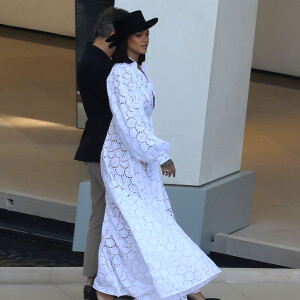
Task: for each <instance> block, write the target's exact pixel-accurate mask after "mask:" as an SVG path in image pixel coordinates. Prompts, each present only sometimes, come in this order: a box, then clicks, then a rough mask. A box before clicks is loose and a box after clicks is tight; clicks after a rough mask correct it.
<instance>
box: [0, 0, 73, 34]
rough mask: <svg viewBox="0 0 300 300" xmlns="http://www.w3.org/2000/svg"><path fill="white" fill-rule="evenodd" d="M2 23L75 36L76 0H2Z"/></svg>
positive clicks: (0, 1) (0, 11) (0, 2)
mask: <svg viewBox="0 0 300 300" xmlns="http://www.w3.org/2000/svg"><path fill="white" fill-rule="evenodd" d="M0 23H1V24H5V25H10V26H16V27H22V28H29V29H35V30H41V31H46V32H51V33H57V34H62V35H67V36H75V1H74V0H51V1H49V0H0Z"/></svg>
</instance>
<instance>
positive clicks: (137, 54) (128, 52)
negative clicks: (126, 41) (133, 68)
mask: <svg viewBox="0 0 300 300" xmlns="http://www.w3.org/2000/svg"><path fill="white" fill-rule="evenodd" d="M127 55H128V57H131V58H132V59H133V60H135V61H136V62H137V63H138V61H139V57H140V54H139V53H137V52H133V51H131V50H129V49H128V51H127Z"/></svg>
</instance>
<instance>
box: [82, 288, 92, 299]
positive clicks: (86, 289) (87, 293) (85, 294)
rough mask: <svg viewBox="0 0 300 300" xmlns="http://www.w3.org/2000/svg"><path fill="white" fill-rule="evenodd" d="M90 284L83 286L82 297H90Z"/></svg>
mask: <svg viewBox="0 0 300 300" xmlns="http://www.w3.org/2000/svg"><path fill="white" fill-rule="evenodd" d="M91 289H92V286H91V285H85V286H84V288H83V298H84V299H90V292H91Z"/></svg>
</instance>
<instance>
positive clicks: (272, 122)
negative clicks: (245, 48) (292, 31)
mask: <svg viewBox="0 0 300 300" xmlns="http://www.w3.org/2000/svg"><path fill="white" fill-rule="evenodd" d="M42 36H43V37H40V38H39V37H38V36H37V34H36V33H30V32H26V34H25V33H24V34H23V33H22V31H14V30H12V29H7V28H2V27H0V44H1V47H0V99H1V100H0V160H1V165H0V191H4V192H11V193H15V194H21V195H27V196H33V197H35V198H39V199H42V200H49V201H53V202H61V203H67V204H70V205H73V206H76V203H77V193H78V185H79V183H80V182H82V181H84V180H86V179H87V178H88V175H87V171H86V168H85V166H84V165H83V164H81V163H79V162H76V161H74V160H73V156H74V153H75V151H76V148H77V145H78V143H79V140H80V137H81V133H82V131H81V130H79V129H77V128H76V103H75V51H74V41H73V40H70V39H66V40H64V39H62V38H60V37H55V36H50V35H42ZM299 88H300V85H299V80H297V79H293V78H288V77H284V78H281V77H278V76H268V75H265V74H261V73H253V74H252V81H251V84H250V93H249V102H248V111H247V120H246V130H245V139H244V148H243V158H242V169H245V170H256V172H257V175H256V185H255V195H254V206H253V214H252V223H251V225H250V226H249V227H247V228H245V229H242V230H240V231H239V232H236V233H235V235H237V236H242V237H249V238H252V239H255V240H261V241H265V242H270V243H274V244H280V245H284V246H287V247H294V248H296V249H299V252H300V236H299V232H300V184H299V181H300V180H299V179H300V101H299V99H300V90H299ZM0 198H1V197H0ZM0 200H1V199H0ZM0 202H1V201H0Z"/></svg>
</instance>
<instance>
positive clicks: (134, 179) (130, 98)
mask: <svg viewBox="0 0 300 300" xmlns="http://www.w3.org/2000/svg"><path fill="white" fill-rule="evenodd" d="M143 71H144V73H145V74H143V73H142V72H141V71H140V70H138V68H137V64H136V63H135V62H133V63H131V64H127V63H123V64H116V65H115V66H114V67H113V69H112V71H111V73H110V75H109V77H108V79H107V90H108V96H109V102H110V107H111V110H112V113H113V119H112V122H111V124H110V127H109V130H108V134H107V136H106V140H105V143H104V146H103V150H102V153H101V171H102V176H103V180H104V183H105V186H106V211H105V217H104V223H103V229H102V241H101V245H100V249H99V264H98V274H97V277H96V279H95V281H94V288H95V289H96V290H98V291H101V292H103V293H106V294H111V295H115V296H121V295H131V296H134V297H136V298H137V299H138V300H159V299H166V300H179V299H186V295H187V294H189V293H192V292H197V291H199V290H200V288H201V287H202V286H203V285H205V284H206V283H208V282H209V281H210V280H212V279H213V278H214V277H215V276H216V275H217V274H218V273H219V272H220V269H219V268H218V267H217V266H216V265H215V264H214V263H213V262H212V261H211V260H210V259H209V258H208V257H207V256H206V255H205V253H204V252H202V250H200V248H199V247H198V246H197V245H196V244H195V243H194V242H192V240H191V239H190V238H189V237H188V236H187V235H186V234H185V233H184V232H183V230H182V229H181V228H180V227H179V225H178V224H177V223H176V221H175V219H174V215H173V213H172V209H171V206H170V202H169V199H168V196H167V193H166V191H165V188H164V185H163V183H162V179H161V176H160V169H159V165H160V164H162V163H163V162H165V161H167V160H168V159H169V156H168V154H167V150H168V149H169V147H170V145H169V144H168V143H167V142H165V141H163V140H161V139H159V138H157V137H156V136H155V135H154V129H153V124H152V119H151V114H152V111H153V109H154V106H155V100H156V98H155V90H154V87H153V84H152V83H151V81H150V80H149V79H148V76H147V73H146V69H145V68H144V67H143ZM146 76H147V77H146ZM182 201H184V199H183V200H182Z"/></svg>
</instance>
